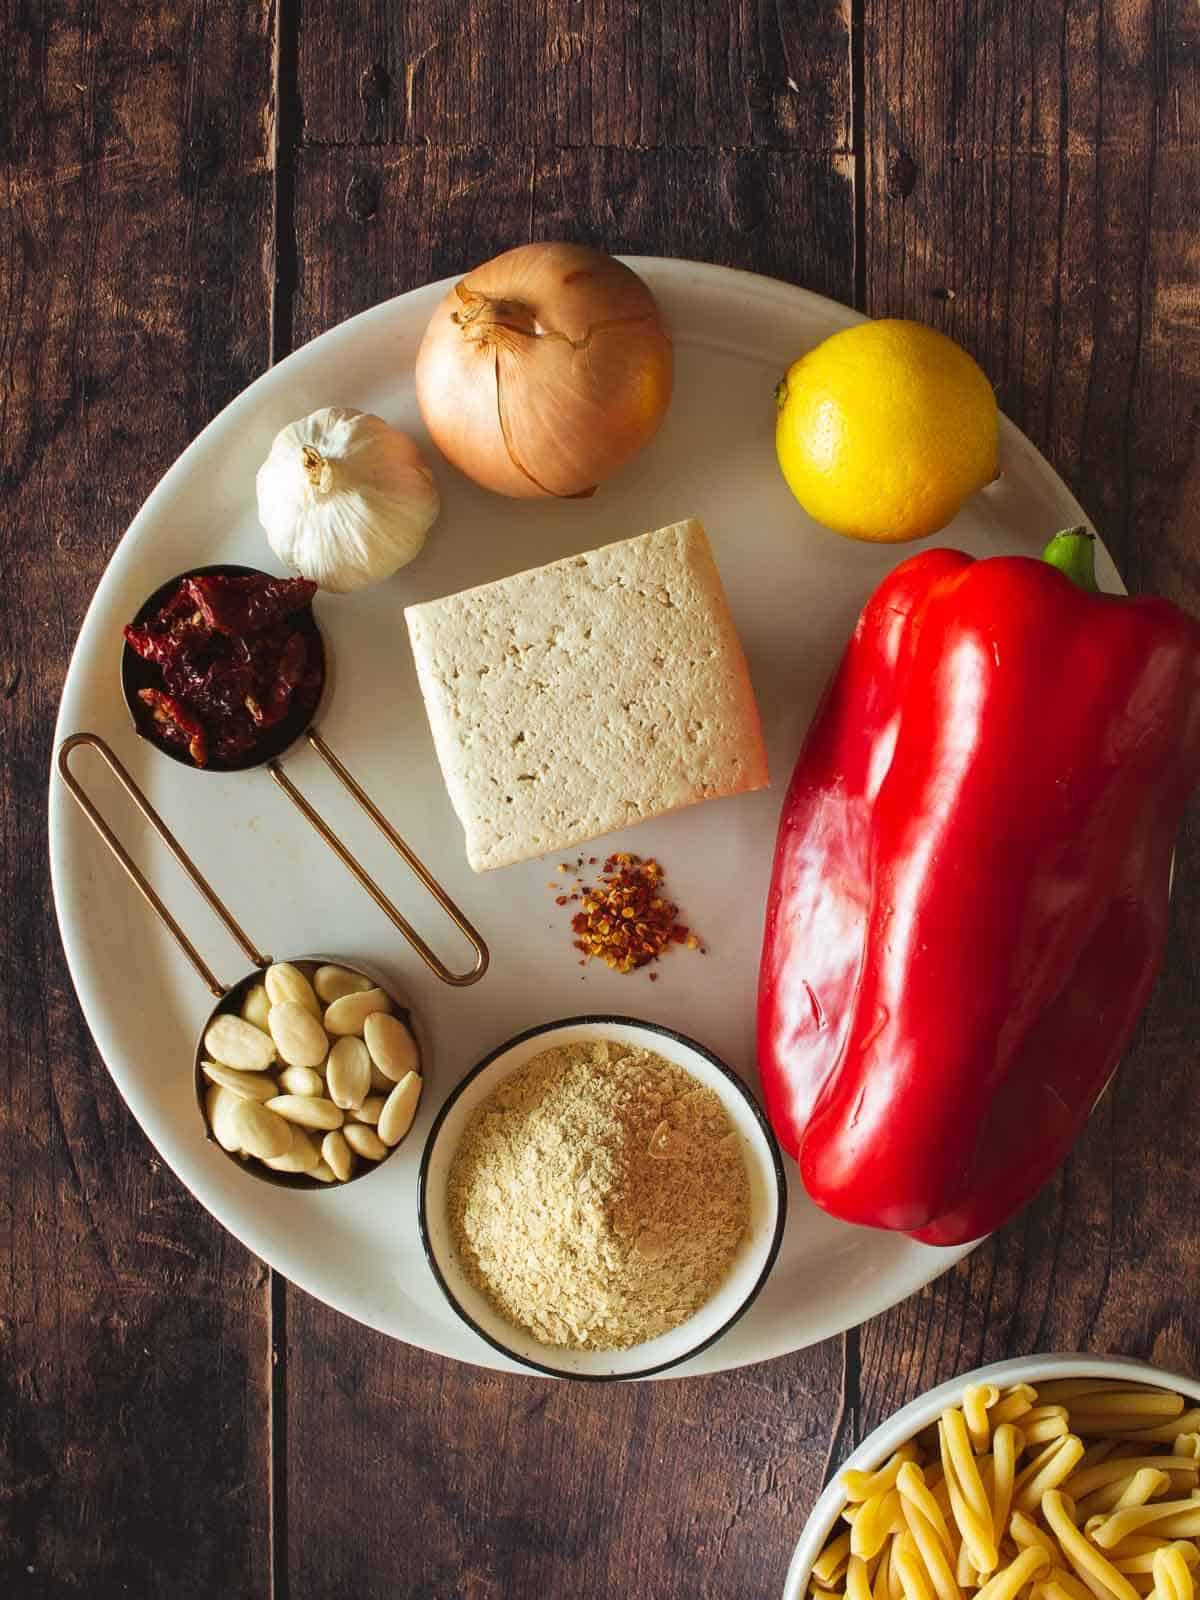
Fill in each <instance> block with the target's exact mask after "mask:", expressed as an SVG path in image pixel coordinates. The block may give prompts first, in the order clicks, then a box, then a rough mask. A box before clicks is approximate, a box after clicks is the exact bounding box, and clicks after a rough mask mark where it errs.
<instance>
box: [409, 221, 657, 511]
mask: <svg viewBox="0 0 1200 1600" xmlns="http://www.w3.org/2000/svg"><path fill="white" fill-rule="evenodd" d="M672 375H673V359H672V350H671V339H670V335H669V334H668V332H667V330H666V328H665V326H664V325H663V321H662V317H661V315H660V313H659V310H658V306H657V304H656V302H655V299H654V296H653V295H652V294H651V292H650V290H649V288H648V287H647V286H646V284H645V283H644V282H643V281H642V279H641V278H639V277H638V275H637V274H636V273H635V272H633V271H632V270H631V269H630V268H629V267H627V266H625V265H624V264H623V263H622V262H620V261H617V260H616V259H615V257H613V256H610V255H606V254H605V253H604V252H603V251H600V250H593V249H591V248H589V247H588V246H586V245H574V244H559V243H555V244H531V245H521V246H520V247H519V248H517V249H515V250H509V251H506V252H505V253H504V254H503V255H500V256H496V257H495V259H494V260H492V261H489V262H486V263H485V264H484V265H483V266H481V267H477V268H476V269H475V270H474V271H473V272H469V273H467V275H466V276H465V278H463V279H462V280H460V282H459V283H458V284H456V285H455V287H454V288H453V289H452V290H451V291H450V293H449V294H447V295H446V297H445V299H444V300H443V301H442V302H441V304H440V305H439V306H438V308H437V310H436V311H435V312H434V314H433V317H432V318H431V320H430V323H429V327H428V328H427V330H426V332H425V337H424V339H423V340H422V343H421V348H420V350H419V351H418V354H417V364H416V387H417V402H418V404H419V405H420V408H421V415H422V417H423V418H424V420H425V425H426V427H427V428H428V429H429V433H430V436H431V437H432V439H433V441H434V443H435V444H436V445H437V447H438V449H439V450H440V451H441V452H442V454H443V455H444V456H445V457H446V459H447V460H448V461H450V462H451V463H452V464H453V465H454V466H456V467H457V468H458V469H459V471H460V472H462V473H464V474H465V475H466V476H467V477H468V478H472V479H473V480H474V481H475V482H476V483H479V484H481V485H482V486H483V487H484V488H487V489H491V490H493V491H495V492H496V493H497V494H503V495H508V496H511V497H513V498H515V499H529V500H534V499H545V498H551V497H556V498H564V497H571V496H582V495H588V494H590V493H591V492H592V491H593V490H594V489H595V487H596V485H597V484H598V483H600V482H602V481H603V480H604V479H605V478H607V477H609V476H611V475H612V473H614V472H616V471H618V470H619V468H621V467H622V466H624V465H625V464H626V462H628V461H630V460H631V459H632V458H633V457H634V456H635V455H637V453H638V451H640V450H642V449H644V448H645V446H646V445H647V444H649V442H650V440H651V439H652V438H653V437H654V435H655V434H656V433H657V432H658V429H659V426H660V424H661V423H662V420H663V417H664V415H665V413H666V410H667V406H668V404H669V402H670V398H671V383H672Z"/></svg>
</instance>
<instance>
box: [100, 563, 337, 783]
mask: <svg viewBox="0 0 1200 1600" xmlns="http://www.w3.org/2000/svg"><path fill="white" fill-rule="evenodd" d="M315 588H316V585H315V584H312V583H309V582H308V581H307V580H306V579H303V578H294V579H292V578H268V577H266V576H265V575H258V574H247V575H244V576H238V577H224V576H214V575H208V574H205V575H201V576H198V577H192V578H184V579H182V580H181V581H180V583H179V584H178V585H177V586H176V588H175V589H174V590H173V591H172V592H171V594H170V595H169V596H168V598H167V600H166V602H165V603H164V604H163V606H162V607H161V608H160V609H159V611H158V612H157V614H156V615H155V616H153V617H152V618H150V619H149V621H147V622H144V623H140V624H138V625H137V626H132V625H131V626H129V627H127V628H126V629H125V638H126V640H127V641H128V643H129V646H130V648H131V649H133V650H135V651H136V652H137V654H138V655H139V656H141V657H142V659H143V660H145V661H148V662H150V663H152V665H154V666H156V667H157V668H158V669H159V671H160V672H161V674H162V687H161V689H159V688H158V687H154V688H152V689H148V690H141V691H139V697H140V698H141V700H142V701H143V703H144V704H146V705H147V706H149V707H150V708H151V712H152V715H153V716H154V721H155V727H156V730H157V732H158V734H159V736H160V737H161V738H163V739H164V740H165V741H166V742H167V743H169V744H173V745H176V746H177V747H180V748H184V749H187V750H188V753H189V754H190V755H191V758H192V760H193V761H195V762H196V764H197V766H204V765H206V764H207V763H208V762H209V761H210V760H216V761H220V762H224V763H226V764H229V763H236V762H240V761H241V760H242V759H243V758H244V757H245V756H246V755H248V754H250V753H251V752H252V751H253V750H254V748H255V746H256V745H257V744H258V742H259V741H260V739H261V738H262V737H263V735H264V733H265V732H266V730H267V729H269V728H272V727H274V726H275V725H276V724H277V723H279V722H281V721H283V719H284V718H285V717H287V716H288V715H289V714H290V713H291V712H292V711H293V710H296V709H298V710H301V711H303V712H304V713H305V714H308V713H311V712H312V711H313V710H315V708H316V704H317V701H318V700H319V698H320V694H321V687H322V683H323V676H324V668H323V662H322V657H321V651H320V648H319V646H318V645H316V644H315V643H314V642H313V640H312V638H311V637H310V635H308V634H307V633H305V632H304V631H302V630H301V628H299V627H297V626H296V624H295V621H294V614H295V612H296V611H297V610H298V609H299V608H301V607H303V606H305V605H307V603H308V601H309V600H310V599H311V597H312V594H313V592H314V590H315ZM192 725H194V726H195V728H197V729H198V730H199V737H197V736H195V735H194V734H193V733H192V732H191V731H189V729H190V728H191V726H192Z"/></svg>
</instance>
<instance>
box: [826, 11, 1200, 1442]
mask: <svg viewBox="0 0 1200 1600" xmlns="http://www.w3.org/2000/svg"><path fill="white" fill-rule="evenodd" d="M1047 22H1048V19H1047V16H1046V14H1045V13H1044V12H1043V11H1040V10H1039V8H1037V7H1036V6H1029V5H1024V4H1017V5H1013V6H1011V7H1006V8H1003V9H1001V8H995V7H993V8H983V9H980V8H966V7H963V6H961V5H958V4H945V3H942V0H918V3H916V4H912V3H909V0H905V3H901V4H897V3H895V0H867V5H866V12H865V30H866V32H865V49H864V57H865V61H866V63H867V73H866V103H865V118H864V120H865V125H866V145H865V151H864V154H865V176H866V190H865V208H866V238H865V252H866V274H867V284H868V310H870V311H871V312H872V313H873V314H875V315H906V316H915V317H919V318H922V319H923V320H926V321H930V322H933V323H935V324H936V325H938V326H940V327H942V328H943V329H944V330H945V331H946V332H948V333H950V334H951V335H952V336H953V337H955V338H956V339H958V340H960V341H961V342H962V343H963V344H965V345H966V346H967V348H968V349H970V350H971V351H972V353H973V354H974V355H975V356H976V358H977V359H978V360H979V361H980V363H981V365H982V366H983V367H984V369H985V371H986V372H987V373H988V375H989V376H990V377H991V378H992V380H993V382H994V383H995V384H996V386H997V390H998V393H999V398H1000V403H1001V405H1002V407H1003V408H1004V410H1005V411H1007V412H1008V414H1009V415H1010V416H1011V417H1012V418H1013V419H1014V421H1016V422H1017V423H1018V425H1019V426H1020V427H1022V428H1023V429H1024V430H1025V431H1026V432H1027V433H1028V434H1029V435H1030V437H1031V438H1032V439H1033V441H1034V443H1035V444H1037V445H1038V446H1039V447H1040V448H1041V449H1042V450H1043V451H1044V452H1045V454H1046V455H1047V456H1048V457H1049V459H1050V461H1051V462H1052V463H1053V464H1054V465H1055V466H1056V467H1057V469H1058V470H1059V471H1060V473H1061V474H1062V475H1063V477H1064V478H1065V479H1066V480H1067V482H1068V483H1069V484H1070V485H1071V487H1072V489H1073V490H1074V491H1075V493H1076V494H1077V495H1078V497H1079V498H1080V500H1081V501H1082V503H1083V505H1084V507H1085V508H1086V510H1087V511H1088V513H1089V514H1090V515H1091V517H1092V518H1093V520H1094V524H1095V526H1096V528H1097V529H1098V531H1099V532H1100V533H1101V535H1102V536H1103V537H1104V538H1105V540H1106V541H1107V543H1108V545H1109V547H1110V549H1111V550H1112V552H1113V554H1114V556H1115V558H1116V560H1117V564H1118V566H1119V567H1120V569H1121V571H1122V573H1123V575H1124V576H1125V579H1126V581H1127V583H1128V584H1129V587H1130V588H1131V589H1132V590H1134V591H1135V592H1137V591H1155V592H1158V593H1161V594H1165V595H1167V596H1169V597H1170V598H1171V599H1173V600H1175V601H1176V602H1177V603H1179V604H1180V605H1182V606H1183V607H1185V608H1186V609H1187V610H1189V611H1191V612H1192V613H1193V614H1194V615H1200V501H1198V497H1197V489H1198V488H1200V456H1198V453H1197V442H1198V434H1197V423H1198V420H1200V411H1198V408H1197V399H1196V397H1197V392H1198V389H1197V384H1198V380H1200V292H1198V290H1197V283H1198V279H1200V245H1198V244H1197V240H1196V235H1195V229H1194V218H1195V215H1196V209H1197V204H1198V203H1200V144H1198V141H1197V121H1196V110H1197V96H1196V88H1197V80H1196V61H1197V49H1196V46H1197V42H1198V39H1200V27H1198V26H1197V19H1196V14H1195V10H1194V8H1192V7H1188V6H1185V5H1172V4H1168V5H1167V6H1165V7H1155V6H1151V5H1149V4H1141V3H1138V0H1127V3H1123V4H1119V5H1115V6H1112V7H1109V6H1105V7H1103V8H1099V7H1097V8H1067V10H1066V11H1064V12H1063V13H1062V14H1061V15H1060V17H1059V18H1058V19H1057V21H1056V25H1055V26H1054V27H1048V26H1047ZM1053 531H1054V530H1053V529H1047V530H1046V534H1047V536H1049V534H1050V533H1051V532H1053ZM1173 911H1174V918H1173V928H1172V932H1171V941H1170V946H1169V949H1168V953H1167V959H1166V964H1165V969H1164V972H1163V974H1162V977H1161V979H1160V982H1159V985H1158V989H1157V991H1156V993H1155V995H1154V998H1153V1000H1152V1002H1151V1005H1150V1008H1149V1010H1148V1012H1147V1015H1146V1017H1145V1019H1144V1021H1143V1024H1142V1027H1141V1029H1140V1031H1139V1034H1138V1037H1137V1039H1136V1041H1135V1043H1134V1045H1133V1047H1132V1048H1131V1050H1130V1052H1129V1054H1128V1056H1127V1058H1126V1060H1125V1062H1124V1064H1123V1066H1122V1068H1121V1070H1120V1072H1119V1073H1118V1075H1117V1078H1116V1079H1115V1081H1114V1083H1113V1085H1112V1087H1111V1088H1110V1090H1109V1092H1108V1093H1107V1095H1106V1096H1105V1097H1104V1099H1103V1101H1102V1102H1101V1104H1100V1106H1099V1108H1098V1110H1097V1112H1096V1114H1095V1116H1094V1117H1093V1118H1092V1121H1091V1123H1090V1124H1089V1127H1088V1129H1087V1131H1086V1133H1085V1135H1084V1137H1083V1138H1082V1140H1081V1141H1080V1143H1079V1144H1078V1146H1077V1147H1076V1149H1075V1151H1074V1153H1073V1154H1072V1156H1071V1158H1070V1160H1069V1161H1068V1163H1067V1165H1066V1167H1065V1169H1064V1170H1063V1172H1062V1173H1061V1174H1060V1175H1059V1176H1058V1177H1057V1178H1056V1179H1055V1180H1054V1182H1053V1183H1052V1184H1051V1185H1050V1187H1049V1188H1048V1190H1047V1191H1046V1192H1045V1193H1044V1194H1043V1195H1042V1196H1041V1197H1040V1198H1039V1199H1038V1200H1037V1201H1036V1202H1035V1204H1034V1205H1033V1206H1032V1207H1030V1209H1029V1210H1028V1211H1027V1212H1026V1214H1025V1215H1024V1216H1022V1217H1020V1218H1018V1219H1017V1220H1016V1221H1015V1222H1014V1223H1013V1224H1012V1225H1011V1226H1010V1227H1008V1228H1007V1229H1005V1230H1004V1231H1003V1232H1002V1233H1000V1234H999V1235H998V1236H997V1237H996V1238H995V1239H993V1240H992V1241H990V1242H989V1243H988V1244H986V1245H985V1246H983V1247H982V1248H981V1249H980V1250H979V1251H977V1252H976V1253H975V1254H974V1255H973V1256H971V1257H970V1258H968V1260H966V1261H965V1262H963V1263H961V1264H960V1265H959V1266H958V1267H957V1268H956V1269H955V1270H954V1271H953V1272H952V1273H950V1274H948V1275H947V1276H946V1277H945V1278H943V1279H941V1280H939V1281H938V1282H937V1283H935V1284H934V1285H932V1286H931V1287H930V1288H929V1289H927V1290H925V1291H924V1293H923V1294H921V1295H919V1296H916V1297H914V1298H913V1299H912V1300H910V1301H908V1302H906V1303H905V1304H904V1305H903V1306H900V1307H897V1308H896V1309H895V1310H894V1311H892V1312H890V1313H888V1314H887V1315H886V1316H884V1317H880V1318H877V1319H876V1320H875V1321H874V1322H872V1323H871V1324H869V1325H868V1326H867V1327H866V1328H865V1329H864V1330H863V1331H862V1335H861V1350H860V1353H859V1354H860V1359H859V1360H858V1361H857V1362H852V1363H851V1364H850V1365H851V1388H852V1393H851V1395H850V1406H851V1409H852V1410H854V1412H855V1414H856V1428H855V1430H854V1431H853V1433H852V1437H854V1436H856V1435H857V1434H859V1433H860V1432H861V1431H862V1430H863V1429H866V1428H869V1427H872V1426H874V1424H875V1423H876V1422H877V1421H878V1420H880V1418H881V1417H882V1416H884V1415H886V1414H887V1413H888V1412H889V1411H890V1410H892V1409H893V1408H894V1407H895V1406H896V1405H898V1404H899V1403H901V1402H902V1401H903V1400H905V1399H908V1398H911V1396H912V1395H914V1394H916V1393H918V1392H919V1391H920V1390H921V1389H923V1388H925V1387H927V1386H928V1385H929V1384H931V1383H933V1382H936V1381H940V1380H941V1379H944V1378H946V1377H948V1376H951V1375H952V1374H953V1373H954V1372H956V1371H958V1370H961V1369H963V1368H965V1367H968V1366H971V1365H973V1364H976V1363H977V1362H980V1361H984V1360H993V1359H996V1358H998V1357H1001V1356H1004V1355H1012V1354H1020V1353H1024V1352H1028V1351H1034V1350H1050V1349H1061V1350H1071V1349H1090V1350H1107V1351H1116V1352H1121V1353H1125V1354H1130V1355H1140V1356H1144V1357H1147V1358H1150V1359H1154V1360H1159V1361H1162V1362H1163V1363H1164V1364H1165V1365H1167V1366H1170V1367H1174V1368H1177V1369H1179V1370H1182V1371H1189V1372H1197V1371H1200V1325H1198V1324H1197V1322H1196V1318H1195V1310H1194V1308H1195V1302H1196V1293H1197V1287H1198V1285H1200V1241H1198V1240H1197V1236H1196V1231H1195V1218H1196V1216H1197V1215H1198V1214H1200V1168H1198V1167H1197V1165H1196V1162H1195V1160H1194V1152H1193V1146H1194V1129H1195V1127H1196V1125H1197V1120H1198V1119H1200V1078H1198V1077H1197V1075H1196V1072H1195V1037H1196V1011H1195V1004H1196V1001H1195V997H1196V994H1197V993H1198V992H1200V982H1198V979H1200V961H1198V957H1200V807H1198V806H1196V805H1193V807H1192V810H1191V813H1190V816H1189V819H1188V821H1187V823H1186V825H1185V827H1184V830H1183V834H1182V836H1181V838H1180V841H1179V848H1178V855H1177V863H1176V878H1175V896H1174V907H1173Z"/></svg>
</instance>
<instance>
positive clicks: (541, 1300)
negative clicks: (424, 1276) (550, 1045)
mask: <svg viewBox="0 0 1200 1600" xmlns="http://www.w3.org/2000/svg"><path fill="white" fill-rule="evenodd" d="M448 1199H449V1212H450V1224H451V1229H452V1233H453V1237H454V1242H455V1247H456V1249H457V1251H458V1255H459V1259H460V1261H461V1262H462V1264H463V1266H464V1268H465V1270H466V1272H467V1275H468V1277H469V1278H470V1279H471V1280H472V1281H473V1282H474V1283H475V1285H476V1286H477V1287H478V1288H479V1289H481V1290H482V1291H483V1293H484V1294H486V1295H487V1297H488V1299H489V1300H490V1301H491V1303H492V1304H493V1306H494V1307H495V1308H496V1310H497V1311H498V1312H499V1313H500V1315H501V1316H503V1317H505V1318H506V1319H507V1320H508V1321H509V1322H512V1323H515V1324H516V1325H517V1326H518V1327H521V1328H525V1329H527V1330H528V1331H529V1332H530V1333H531V1334H533V1336H534V1337H535V1338H536V1339H539V1340H540V1341H541V1342H542V1343H543V1344H549V1345H566V1346H570V1347H571V1348H573V1349H586V1350H621V1349H625V1348H627V1347H628V1346H629V1345H633V1344H641V1343H642V1342H643V1341H644V1340H647V1339H653V1338H655V1337H657V1335H659V1334H661V1333H666V1332H667V1331H668V1330H669V1329H670V1328H674V1327H676V1326H677V1325H678V1324H679V1323H681V1322H683V1321H685V1320H686V1319H687V1318H688V1317H690V1316H691V1315H692V1313H693V1312H695V1311H696V1310H698V1309H699V1307H700V1306H702V1305H703V1304H704V1302H705V1301H706V1300H708V1299H709V1298H710V1297H711V1296H712V1294H713V1293H714V1292H715V1291H716V1289H717V1288H718V1286H719V1285H720V1283H721V1281H722V1279H723V1278H724V1277H725V1275H726V1273H727V1272H728V1270H729V1267H730V1264H731V1263H732V1261H733V1257H734V1254H735V1252H736V1250H737V1247H738V1244H739V1243H740V1241H741V1239H742V1237H743V1235H744V1233H745V1231H746V1227H747V1224H748V1221H749V1215H750V1186H749V1182H748V1179H747V1176H746V1168H745V1164H744V1162H743V1160H742V1154H741V1149H740V1146H739V1140H738V1136H737V1134H736V1132H735V1131H734V1129H733V1127H732V1124H731V1123H730V1121H729V1118H728V1116H727V1115H726V1113H725V1110H724V1108H723V1106H722V1105H721V1102H720V1099H719V1098H718V1096H717V1095H716V1094H715V1093H714V1092H713V1091H712V1090H711V1089H706V1088H704V1086H703V1085H701V1084H699V1083H697V1082H696V1080H695V1079H694V1078H693V1077H691V1076H690V1074H688V1073H686V1072H684V1071H683V1069H682V1068H680V1067H677V1066H675V1065H673V1064H672V1063H671V1062H669V1061H667V1060H665V1059H664V1058H663V1057H662V1056H660V1055H657V1054H655V1053H654V1052H653V1051H649V1050H640V1049H635V1048H632V1047H630V1046H628V1045H623V1044H617V1043H615V1042H611V1041H603V1040H601V1041H595V1042H591V1043H586V1044H571V1045H562V1046H559V1047H558V1048H556V1049H552V1050H545V1051H543V1052H542V1053H541V1055H538V1056H535V1057H534V1058H533V1059H532V1060H531V1061H529V1062H527V1063H526V1065H525V1066H524V1067H522V1068H521V1069H520V1070H519V1071H518V1072H516V1073H514V1074H513V1075H512V1076H511V1077H510V1078H507V1079H505V1081H504V1082H503V1083H502V1084H501V1085H500V1086H499V1088H497V1089H496V1090H494V1092H493V1093H492V1094H491V1095H490V1096H489V1097H488V1098H487V1099H486V1100H485V1101H484V1102H483V1104H482V1105H481V1106H479V1107H478V1108H477V1109H476V1111H475V1112H474V1114H473V1115H472V1117H471V1119H470V1121H469V1122H468V1123H467V1126H466V1129H465V1131H464V1133H463V1137H462V1141H461V1143H460V1145H459V1147H458V1150H457V1151H456V1152H455V1155H454V1160H453V1162H452V1164H451V1169H450V1178H449V1195H448Z"/></svg>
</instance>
